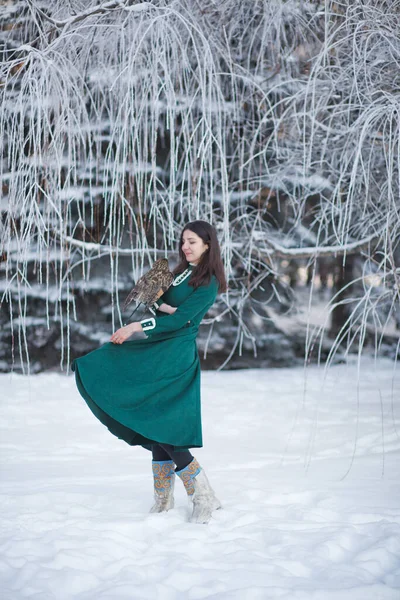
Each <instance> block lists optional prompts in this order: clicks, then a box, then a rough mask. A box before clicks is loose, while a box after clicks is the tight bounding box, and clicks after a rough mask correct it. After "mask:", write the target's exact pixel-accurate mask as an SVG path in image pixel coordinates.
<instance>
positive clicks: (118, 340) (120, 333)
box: [110, 321, 143, 344]
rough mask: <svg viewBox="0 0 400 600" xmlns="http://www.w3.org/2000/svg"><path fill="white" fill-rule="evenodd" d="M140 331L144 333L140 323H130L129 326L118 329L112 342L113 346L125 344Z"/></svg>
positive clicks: (113, 335)
mask: <svg viewBox="0 0 400 600" xmlns="http://www.w3.org/2000/svg"><path fill="white" fill-rule="evenodd" d="M138 331H143V329H142V326H141V324H140V323H139V322H138V321H135V322H134V323H129V325H125V327H121V328H120V329H117V331H115V333H113V334H112V336H111V338H110V341H111V342H112V343H113V344H123V343H124V342H125V340H127V339H128V338H130V337H131V335H132V334H133V333H136V332H138Z"/></svg>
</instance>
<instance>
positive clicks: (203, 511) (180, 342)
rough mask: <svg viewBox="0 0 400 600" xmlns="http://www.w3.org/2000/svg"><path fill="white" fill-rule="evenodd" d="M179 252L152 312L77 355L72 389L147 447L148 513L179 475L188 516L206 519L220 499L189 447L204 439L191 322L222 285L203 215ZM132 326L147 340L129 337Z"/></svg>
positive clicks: (186, 232) (165, 500) (166, 497)
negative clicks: (150, 459) (150, 483)
mask: <svg viewBox="0 0 400 600" xmlns="http://www.w3.org/2000/svg"><path fill="white" fill-rule="evenodd" d="M179 258H180V261H179V264H178V265H177V267H176V268H175V269H174V271H173V274H174V281H173V282H172V285H171V286H170V288H169V289H168V290H167V291H166V292H165V294H164V295H163V296H162V297H161V299H159V300H158V302H157V303H156V304H155V305H154V308H153V311H152V312H153V315H154V316H153V317H150V318H147V319H143V320H141V321H137V322H134V323H130V324H129V325H126V326H125V327H121V328H120V329H118V330H117V331H116V332H115V333H114V334H113V335H112V336H111V343H108V344H104V345H103V346H101V347H100V348H99V349H97V350H95V351H93V352H90V353H89V354H87V355H86V356H83V357H81V358H79V359H76V360H75V361H74V362H73V365H72V368H73V370H74V371H75V377H76V383H77V387H78V389H79V392H80V393H81V395H82V396H83V398H84V399H85V400H86V402H87V404H88V406H89V408H90V409H91V410H92V412H93V413H94V415H95V416H96V417H97V418H98V419H99V420H100V421H101V422H102V423H103V424H104V425H106V426H107V427H108V429H109V430H110V431H111V433H113V434H114V435H116V436H117V437H119V438H120V439H122V440H124V441H125V442H127V443H128V444H129V445H131V446H135V445H141V446H143V447H145V448H147V449H149V450H151V451H152V455H153V463H152V467H153V478H154V498H155V504H154V506H153V507H152V509H151V511H150V512H164V511H167V510H169V509H171V508H173V506H174V496H173V494H174V483H175V475H178V476H179V477H180V479H181V480H182V482H183V484H184V486H185V488H186V492H187V494H188V498H189V500H190V504H191V506H192V509H193V510H192V514H191V517H190V521H192V522H196V523H208V521H209V520H210V518H211V514H212V511H213V510H215V509H217V508H220V506H221V504H220V502H219V501H218V499H217V498H216V496H215V494H214V492H213V490H212V488H211V486H210V484H209V481H208V479H207V477H206V474H205V473H204V470H203V469H202V467H201V466H200V465H199V463H198V462H197V460H196V459H195V458H194V457H193V455H192V454H191V452H190V451H189V448H200V447H201V446H202V445H203V443H202V429H201V408H200V361H199V356H198V351H197V346H196V337H197V332H198V327H199V325H200V323H201V320H202V319H203V317H204V315H205V314H206V313H207V311H208V310H209V308H210V307H211V306H212V305H213V304H214V302H215V299H216V296H217V294H218V292H225V291H226V279H225V273H224V268H223V263H222V259H221V252H220V247H219V243H218V239H217V235H216V232H215V229H214V227H212V226H211V225H210V224H209V223H207V222H206V221H192V222H191V223H188V224H187V225H186V226H185V227H184V228H183V231H182V233H181V236H180V242H179ZM136 332H144V333H145V335H146V338H144V339H142V338H140V339H133V340H129V339H128V338H130V337H131V336H132V334H133V333H136ZM175 466H176V467H175Z"/></svg>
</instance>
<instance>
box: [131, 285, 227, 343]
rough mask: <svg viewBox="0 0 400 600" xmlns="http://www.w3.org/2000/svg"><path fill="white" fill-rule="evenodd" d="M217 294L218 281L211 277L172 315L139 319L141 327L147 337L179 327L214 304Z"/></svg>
mask: <svg viewBox="0 0 400 600" xmlns="http://www.w3.org/2000/svg"><path fill="white" fill-rule="evenodd" d="M217 294H218V281H217V279H216V278H215V277H213V278H212V280H211V281H210V283H209V284H208V285H201V286H200V287H198V288H197V289H195V290H194V291H193V292H192V293H191V294H190V296H189V297H188V298H187V299H186V300H185V301H184V302H182V304H181V305H180V306H178V307H177V309H176V311H175V312H174V314H173V315H165V316H163V317H162V318H159V319H157V317H149V318H148V319H143V321H140V323H141V325H142V329H143V331H144V332H145V334H146V335H147V336H148V337H151V336H152V335H154V334H158V333H168V332H170V331H176V330H177V329H181V328H182V327H184V326H185V325H186V323H188V322H189V321H191V320H192V319H193V318H194V317H196V315H198V314H199V313H200V312H203V313H204V314H205V313H206V312H207V310H208V309H209V308H210V307H211V306H212V305H213V304H214V302H215V298H216V297H217Z"/></svg>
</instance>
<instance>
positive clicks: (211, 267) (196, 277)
mask: <svg viewBox="0 0 400 600" xmlns="http://www.w3.org/2000/svg"><path fill="white" fill-rule="evenodd" d="M188 229H189V230H190V231H193V233H195V234H196V235H198V236H199V237H201V239H202V240H203V242H204V243H205V244H208V248H207V250H206V251H205V252H204V253H203V255H202V257H201V258H200V262H199V264H198V265H196V266H195V267H194V269H193V274H192V276H191V278H190V281H189V285H191V286H193V287H194V288H195V289H196V288H198V287H199V286H200V285H207V284H209V283H210V281H211V277H212V276H213V275H215V277H216V279H217V281H218V283H219V287H218V291H219V292H226V290H227V284H226V278H225V271H224V265H223V263H222V258H221V250H220V247H219V242H218V238H217V232H216V231H215V228H214V227H213V226H212V225H210V223H207V221H192V222H191V223H187V225H185V227H184V228H183V229H182V233H181V236H180V238H179V248H178V252H179V259H180V262H179V263H178V265H177V266H176V267H175V269H174V270H173V274H174V275H178V274H179V273H183V271H184V270H185V269H187V268H188V266H189V262H188V260H187V259H186V256H185V254H184V253H183V250H182V244H183V232H184V231H187V230H188Z"/></svg>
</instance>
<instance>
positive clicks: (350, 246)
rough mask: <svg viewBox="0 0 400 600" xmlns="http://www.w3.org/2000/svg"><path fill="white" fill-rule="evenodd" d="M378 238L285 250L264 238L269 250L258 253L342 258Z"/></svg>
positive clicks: (356, 251) (297, 256) (282, 256)
mask: <svg viewBox="0 0 400 600" xmlns="http://www.w3.org/2000/svg"><path fill="white" fill-rule="evenodd" d="M378 239H379V238H378V236H377V235H376V234H373V235H370V236H368V237H367V238H365V239H362V240H358V241H356V242H350V243H347V244H338V245H336V246H316V247H308V248H307V247H302V248H285V247H284V246H281V245H280V244H278V243H276V242H274V241H273V240H271V238H266V239H265V240H264V242H265V244H266V246H269V248H270V249H266V250H265V249H263V248H259V250H260V252H261V253H263V252H265V253H266V254H268V255H271V254H273V255H274V256H277V257H279V258H297V259H299V258H313V257H315V258H317V257H324V256H343V255H344V254H354V253H359V252H361V251H362V250H363V248H365V247H366V246H368V245H369V244H371V243H373V242H374V241H377V240H378Z"/></svg>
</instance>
